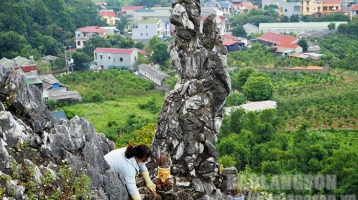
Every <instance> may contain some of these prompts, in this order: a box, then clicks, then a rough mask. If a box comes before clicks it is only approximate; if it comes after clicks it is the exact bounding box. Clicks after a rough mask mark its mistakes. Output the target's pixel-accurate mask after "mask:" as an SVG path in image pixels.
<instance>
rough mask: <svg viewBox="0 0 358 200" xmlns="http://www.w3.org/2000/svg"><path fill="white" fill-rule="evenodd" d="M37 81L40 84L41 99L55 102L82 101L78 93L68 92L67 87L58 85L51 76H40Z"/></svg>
mask: <svg viewBox="0 0 358 200" xmlns="http://www.w3.org/2000/svg"><path fill="white" fill-rule="evenodd" d="M39 79H40V80H41V82H42V98H44V99H50V100H56V101H60V100H68V101H82V97H81V95H80V93H78V92H77V91H70V90H68V87H67V86H66V85H65V84H63V83H60V82H59V81H58V80H57V79H56V78H55V77H54V76H53V75H52V74H46V75H40V76H39Z"/></svg>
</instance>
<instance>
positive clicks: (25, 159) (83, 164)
mask: <svg viewBox="0 0 358 200" xmlns="http://www.w3.org/2000/svg"><path fill="white" fill-rule="evenodd" d="M0 101H1V102H0V183H1V188H0V190H1V192H0V197H2V198H5V197H7V198H8V197H12V198H14V199H29V198H30V196H29V195H31V196H32V197H35V198H38V199H44V197H45V196H47V197H48V196H50V195H51V194H54V193H55V192H56V190H57V191H62V192H64V193H65V192H66V190H65V189H64V188H66V185H70V184H74V183H77V184H80V185H78V186H77V191H71V190H70V191H67V195H70V194H72V193H73V194H76V192H78V191H80V189H84V188H85V180H84V179H83V180H81V179H79V180H77V182H76V181H75V180H76V179H75V177H81V175H82V174H85V175H87V176H88V177H89V178H90V179H91V183H90V184H89V185H88V189H89V191H87V192H84V193H85V194H86V195H88V197H90V198H92V199H118V200H121V199H123V200H126V199H127V197H128V194H127V192H126V189H125V186H124V182H123V180H124V179H123V177H122V175H121V174H118V173H117V172H115V171H114V170H111V169H110V168H109V166H108V164H107V163H106V161H105V160H104V155H105V154H106V153H107V152H109V151H111V150H112V149H114V144H113V142H111V141H110V140H108V139H107V138H106V137H105V136H104V134H97V133H96V132H95V130H94V128H93V126H92V124H91V123H89V122H88V121H87V120H86V119H83V118H80V117H77V116H76V117H74V118H73V119H72V120H62V121H60V122H59V123H58V124H55V120H54V118H53V116H52V114H51V113H50V111H49V110H48V109H47V108H46V106H45V104H44V102H43V101H42V100H41V92H40V91H39V90H38V89H37V87H33V86H29V85H28V84H27V82H26V78H25V75H24V73H23V72H22V71H15V72H11V73H10V74H9V75H7V76H5V77H4V78H3V79H2V81H1V82H0ZM71 181H72V182H73V183H72V182H71ZM81 184H83V185H81ZM74 188H76V186H74ZM84 193H82V194H84ZM33 195H34V196H33ZM60 195H63V196H59V197H58V198H60V199H64V198H65V197H66V196H65V195H66V194H60ZM10 199H11V198H10Z"/></svg>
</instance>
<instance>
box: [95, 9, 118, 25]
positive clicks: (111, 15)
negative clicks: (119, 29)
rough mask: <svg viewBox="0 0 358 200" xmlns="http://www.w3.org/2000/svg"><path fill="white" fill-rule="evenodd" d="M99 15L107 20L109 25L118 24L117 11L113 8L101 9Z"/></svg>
mask: <svg viewBox="0 0 358 200" xmlns="http://www.w3.org/2000/svg"><path fill="white" fill-rule="evenodd" d="M98 15H99V17H100V18H101V19H103V20H106V22H107V24H108V25H110V26H113V25H115V24H116V13H115V12H114V11H113V10H100V11H99V12H98Z"/></svg>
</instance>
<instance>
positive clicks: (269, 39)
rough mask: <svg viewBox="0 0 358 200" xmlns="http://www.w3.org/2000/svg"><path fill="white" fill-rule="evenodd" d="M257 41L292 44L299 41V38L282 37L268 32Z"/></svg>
mask: <svg viewBox="0 0 358 200" xmlns="http://www.w3.org/2000/svg"><path fill="white" fill-rule="evenodd" d="M257 39H258V40H262V41H266V42H271V43H275V44H291V43H293V42H295V41H296V40H297V38H296V37H293V36H289V35H281V34H277V33H272V32H267V33H265V34H264V35H263V36H261V37H258V38H257Z"/></svg>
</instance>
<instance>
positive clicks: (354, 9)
mask: <svg viewBox="0 0 358 200" xmlns="http://www.w3.org/2000/svg"><path fill="white" fill-rule="evenodd" d="M349 10H350V12H349V13H350V16H351V18H352V17H355V16H357V15H358V4H355V5H353V6H351V7H350V8H349Z"/></svg>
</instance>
